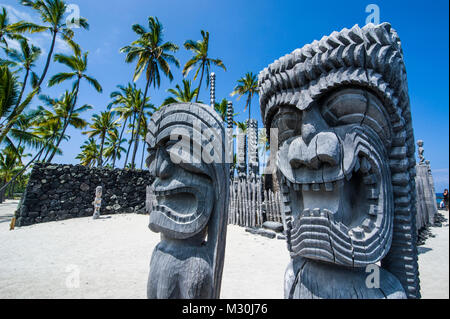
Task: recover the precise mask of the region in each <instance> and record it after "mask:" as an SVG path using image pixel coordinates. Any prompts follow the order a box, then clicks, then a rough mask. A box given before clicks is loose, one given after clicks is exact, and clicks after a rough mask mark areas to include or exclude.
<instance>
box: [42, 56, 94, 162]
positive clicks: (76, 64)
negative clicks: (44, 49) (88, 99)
mask: <svg viewBox="0 0 450 319" xmlns="http://www.w3.org/2000/svg"><path fill="white" fill-rule="evenodd" d="M74 53H75V55H72V56H68V55H64V54H56V55H55V61H56V62H59V63H61V64H64V65H66V66H67V67H69V68H70V69H71V70H72V71H73V72H61V73H58V74H56V75H54V76H53V77H52V78H51V79H50V81H49V86H50V87H52V86H54V85H56V84H60V83H62V82H64V81H66V80H71V79H73V78H75V79H76V81H75V83H74V91H73V95H74V98H73V103H72V107H71V108H70V110H69V113H68V117H67V118H71V116H72V113H73V112H74V108H75V106H76V104H77V99H78V92H79V89H80V82H81V79H85V80H86V81H87V82H88V83H89V84H90V85H92V86H93V87H94V88H95V90H96V91H97V92H99V93H101V92H102V91H103V89H102V86H101V85H100V83H98V81H97V80H96V79H94V78H93V77H91V76H89V75H87V74H86V73H85V72H86V70H87V65H88V60H87V56H88V52H86V53H84V54H83V56H81V52H78V53H77V52H74ZM68 125H69V121H67V120H66V121H65V122H64V125H63V129H62V135H61V136H64V134H65V132H66V129H67V126H68ZM60 143H61V139H60V140H58V142H57V145H56V147H57V148H58V147H59V144H60ZM53 156H54V154H52V156H50V158H49V159H48V162H51V161H52V159H53Z"/></svg>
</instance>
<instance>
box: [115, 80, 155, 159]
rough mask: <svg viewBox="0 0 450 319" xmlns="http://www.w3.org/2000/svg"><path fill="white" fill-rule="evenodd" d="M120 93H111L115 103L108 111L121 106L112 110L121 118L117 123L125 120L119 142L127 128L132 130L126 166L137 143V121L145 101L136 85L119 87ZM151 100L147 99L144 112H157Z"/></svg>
mask: <svg viewBox="0 0 450 319" xmlns="http://www.w3.org/2000/svg"><path fill="white" fill-rule="evenodd" d="M118 88H119V91H115V92H113V93H111V98H114V101H113V102H111V103H110V104H109V105H108V109H111V107H112V106H113V105H119V106H117V107H115V108H112V111H114V112H116V113H118V114H119V118H118V119H117V122H121V121H122V120H123V124H122V131H121V133H120V137H119V140H122V139H123V133H124V131H125V128H126V127H129V128H131V138H130V140H129V142H128V149H127V151H126V158H125V164H124V167H125V166H126V164H127V162H128V157H129V153H130V149H131V145H132V144H133V142H134V141H135V138H134V136H135V132H136V127H135V125H136V121H137V117H138V114H139V113H140V107H141V105H142V101H143V93H142V91H141V89H137V88H136V84H134V83H133V84H128V86H127V87H123V86H121V85H119V86H118ZM149 101H150V98H149V97H147V98H146V101H145V104H144V111H145V110H148V109H151V110H153V111H155V110H156V108H155V107H154V105H153V104H151V103H149ZM129 118H131V123H130V124H129V125H128V126H127V125H126V123H127V120H128V119H129ZM112 166H113V167H115V158H114V159H113V164H112Z"/></svg>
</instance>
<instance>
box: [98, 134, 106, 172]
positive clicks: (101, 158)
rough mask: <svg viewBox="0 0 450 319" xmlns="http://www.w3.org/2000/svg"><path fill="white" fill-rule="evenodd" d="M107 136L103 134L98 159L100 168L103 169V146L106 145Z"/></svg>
mask: <svg viewBox="0 0 450 319" xmlns="http://www.w3.org/2000/svg"><path fill="white" fill-rule="evenodd" d="M105 135H106V132H105V134H103V136H102V143H101V145H100V156H99V157H98V166H99V167H102V166H103V144H105Z"/></svg>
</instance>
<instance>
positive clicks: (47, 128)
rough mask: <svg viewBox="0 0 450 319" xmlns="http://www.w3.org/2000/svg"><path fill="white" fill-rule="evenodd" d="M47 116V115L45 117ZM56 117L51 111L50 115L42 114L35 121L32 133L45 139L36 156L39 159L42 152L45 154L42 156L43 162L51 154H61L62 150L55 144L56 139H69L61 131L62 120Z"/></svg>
mask: <svg viewBox="0 0 450 319" xmlns="http://www.w3.org/2000/svg"><path fill="white" fill-rule="evenodd" d="M47 116H49V117H48V118H47ZM57 118H58V117H57V115H55V114H53V113H52V114H51V115H50V114H46V115H43V116H42V118H40V119H38V120H37V121H36V124H35V125H36V128H35V130H34V134H36V135H37V136H39V137H40V138H41V139H42V140H44V141H46V142H45V144H44V145H43V146H42V148H41V152H40V154H39V157H38V158H37V160H38V161H39V160H41V157H42V155H43V154H44V152H45V155H44V156H43V157H42V161H43V162H45V161H46V160H47V157H48V156H49V155H51V154H52V155H53V154H57V155H61V154H62V151H61V149H60V148H59V146H56V141H59V140H65V141H67V140H69V136H68V135H66V134H63V133H62V122H61V121H60V120H58V119H57Z"/></svg>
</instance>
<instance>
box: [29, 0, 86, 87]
mask: <svg viewBox="0 0 450 319" xmlns="http://www.w3.org/2000/svg"><path fill="white" fill-rule="evenodd" d="M21 3H22V4H23V5H24V6H27V7H31V8H33V9H34V10H35V11H37V12H38V13H39V14H40V16H41V19H42V22H44V23H45V24H46V25H45V26H41V27H40V29H38V30H36V31H35V32H42V31H49V32H50V33H51V37H52V43H51V45H50V50H49V52H48V55H47V61H46V63H45V67H44V70H43V72H42V75H41V77H40V78H39V82H38V84H37V87H40V86H41V84H42V83H43V81H44V79H45V76H46V74H47V71H48V68H49V66H50V61H51V58H52V55H53V50H54V48H55V43H56V38H57V36H58V34H60V35H61V37H62V39H63V40H64V41H66V43H67V44H68V45H69V46H70V47H71V48H73V49H74V51H79V47H78V45H77V44H76V43H75V42H74V41H73V36H74V32H73V30H71V29H70V28H68V26H67V25H66V20H65V19H64V15H65V12H66V10H67V4H66V3H65V2H64V1H63V0H34V1H32V0H21ZM71 22H72V23H73V22H74V20H72V21H71ZM77 22H78V25H79V26H80V27H81V28H83V29H89V24H88V23H87V20H86V19H85V18H82V17H80V19H79V21H77Z"/></svg>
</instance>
